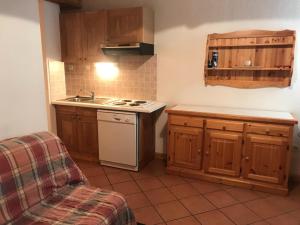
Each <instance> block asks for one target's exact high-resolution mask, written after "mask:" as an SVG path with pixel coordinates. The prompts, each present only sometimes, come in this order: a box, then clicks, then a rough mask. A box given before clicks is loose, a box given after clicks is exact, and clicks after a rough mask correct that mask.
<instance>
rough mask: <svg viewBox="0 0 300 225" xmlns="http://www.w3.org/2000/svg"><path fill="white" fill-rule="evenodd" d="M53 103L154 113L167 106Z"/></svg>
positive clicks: (56, 102) (155, 103) (160, 104)
mask: <svg viewBox="0 0 300 225" xmlns="http://www.w3.org/2000/svg"><path fill="white" fill-rule="evenodd" d="M52 104H53V105H66V106H77V107H87V108H96V109H108V110H117V111H129V112H140V113H152V112H154V111H157V110H159V109H161V108H164V107H165V106H166V104H165V103H162V102H156V101H149V103H148V104H146V105H145V106H136V107H131V106H119V105H117V106H116V105H107V104H95V103H82V102H68V101H65V100H55V101H52Z"/></svg>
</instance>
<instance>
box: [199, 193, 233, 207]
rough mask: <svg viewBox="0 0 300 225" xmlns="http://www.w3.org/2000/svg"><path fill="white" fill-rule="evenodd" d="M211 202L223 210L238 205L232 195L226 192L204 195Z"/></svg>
mask: <svg viewBox="0 0 300 225" xmlns="http://www.w3.org/2000/svg"><path fill="white" fill-rule="evenodd" d="M204 196H205V197H206V198H207V199H208V200H209V201H210V202H212V203H213V204H214V205H215V206H216V207H217V208H223V207H226V206H230V205H233V204H236V203H238V202H237V201H236V200H235V199H234V198H233V197H232V196H231V195H230V194H228V193H227V192H226V191H216V192H212V193H207V194H205V195H204Z"/></svg>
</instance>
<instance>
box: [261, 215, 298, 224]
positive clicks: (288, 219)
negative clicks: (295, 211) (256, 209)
mask: <svg viewBox="0 0 300 225" xmlns="http://www.w3.org/2000/svg"><path fill="white" fill-rule="evenodd" d="M267 222H268V223H269V224H273V225H299V224H300V220H299V219H298V218H296V217H295V216H293V215H291V214H283V215H280V216H277V217H273V218H271V219H268V220H267Z"/></svg>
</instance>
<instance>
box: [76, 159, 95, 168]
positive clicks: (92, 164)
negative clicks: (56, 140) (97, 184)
mask: <svg viewBox="0 0 300 225" xmlns="http://www.w3.org/2000/svg"><path fill="white" fill-rule="evenodd" d="M75 163H76V164H77V166H79V168H80V169H83V168H89V167H97V166H100V164H99V163H96V162H88V161H82V160H79V161H78V160H75Z"/></svg>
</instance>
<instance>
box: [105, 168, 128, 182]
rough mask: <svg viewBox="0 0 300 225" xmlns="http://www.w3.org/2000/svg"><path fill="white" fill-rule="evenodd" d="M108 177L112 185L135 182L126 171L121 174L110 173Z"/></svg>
mask: <svg viewBox="0 0 300 225" xmlns="http://www.w3.org/2000/svg"><path fill="white" fill-rule="evenodd" d="M107 177H108V179H109V182H110V183H111V184H117V183H122V182H125V181H131V180H133V179H132V177H131V176H130V175H129V173H128V172H125V171H121V172H119V173H110V174H107Z"/></svg>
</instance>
